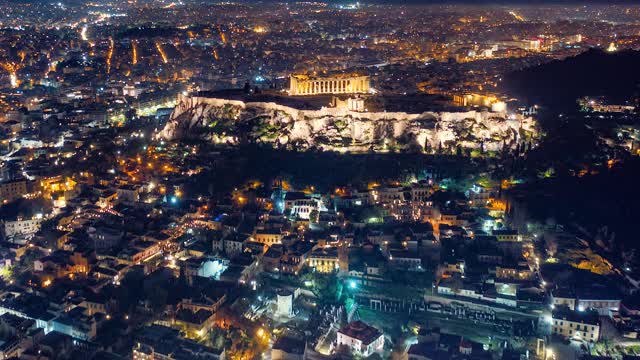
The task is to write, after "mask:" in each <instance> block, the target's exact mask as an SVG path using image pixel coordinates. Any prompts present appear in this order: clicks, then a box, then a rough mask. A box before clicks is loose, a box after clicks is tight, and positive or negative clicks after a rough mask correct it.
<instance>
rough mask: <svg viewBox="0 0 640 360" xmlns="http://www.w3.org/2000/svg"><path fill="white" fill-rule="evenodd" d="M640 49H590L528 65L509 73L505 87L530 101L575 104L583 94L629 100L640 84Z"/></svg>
mask: <svg viewBox="0 0 640 360" xmlns="http://www.w3.org/2000/svg"><path fill="white" fill-rule="evenodd" d="M639 65H640V51H633V50H627V51H620V52H615V53H607V52H604V51H602V50H598V49H591V50H589V51H586V52H584V53H582V54H580V55H578V56H575V57H570V58H566V59H564V60H555V61H552V62H549V63H546V64H543V65H539V66H535V67H531V68H526V69H523V70H520V71H517V72H514V73H511V74H509V75H507V76H506V78H505V81H504V84H503V86H504V89H505V90H506V91H507V92H508V93H510V94H512V95H515V96H516V97H519V98H521V99H522V100H526V101H527V102H529V103H534V104H540V105H544V106H549V107H566V106H575V103H576V99H578V98H580V97H583V96H606V97H607V98H609V99H611V100H613V101H625V100H629V99H630V98H631V97H632V96H634V95H637V93H638V91H639V90H640V87H638V85H639V84H640V66H639Z"/></svg>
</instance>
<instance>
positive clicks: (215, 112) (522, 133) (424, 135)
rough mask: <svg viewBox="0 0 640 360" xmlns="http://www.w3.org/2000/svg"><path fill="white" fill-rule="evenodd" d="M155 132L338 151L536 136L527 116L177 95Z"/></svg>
mask: <svg viewBox="0 0 640 360" xmlns="http://www.w3.org/2000/svg"><path fill="white" fill-rule="evenodd" d="M158 136H159V137H162V138H165V139H168V140H171V139H184V138H199V139H207V140H210V141H212V142H216V143H229V144H239V143H247V142H258V143H260V142H261V143H271V144H273V145H274V146H277V147H287V148H293V149H300V150H304V149H309V148H318V149H324V150H337V151H371V150H373V151H388V150H399V151H402V150H419V149H422V150H427V151H429V150H433V151H435V150H439V149H457V148H462V149H480V148H482V149H483V150H485V151H498V150H500V149H502V148H503V147H504V146H516V144H518V143H525V142H529V141H531V139H535V138H536V137H537V132H536V124H535V121H534V120H533V119H532V118H530V117H523V116H519V115H512V116H511V117H507V115H506V114H505V113H494V112H487V111H467V112H424V113H421V114H408V113H403V112H354V111H349V110H347V109H341V108H322V109H320V110H300V109H295V108H293V107H289V106H284V105H280V104H276V103H273V102H243V101H237V100H228V99H221V98H208V97H189V96H180V98H179V99H178V105H177V106H176V108H175V109H174V111H173V113H172V115H171V117H170V120H169V121H168V123H167V124H166V126H165V128H164V129H163V130H162V131H161V132H160V133H159V134H158Z"/></svg>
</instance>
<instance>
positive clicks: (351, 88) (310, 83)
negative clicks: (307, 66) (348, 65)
mask: <svg viewBox="0 0 640 360" xmlns="http://www.w3.org/2000/svg"><path fill="white" fill-rule="evenodd" d="M368 92H369V77H368V76H365V75H354V74H340V75H335V76H331V77H319V76H310V75H291V76H290V84H289V95H297V96H300V95H322V94H357V93H368Z"/></svg>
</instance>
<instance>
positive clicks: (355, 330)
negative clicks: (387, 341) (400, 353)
mask: <svg viewBox="0 0 640 360" xmlns="http://www.w3.org/2000/svg"><path fill="white" fill-rule="evenodd" d="M337 345H338V347H340V346H346V347H348V348H349V349H351V352H352V353H353V354H358V355H360V356H363V357H367V356H370V355H372V354H373V353H376V352H377V353H381V352H382V351H383V350H384V335H383V334H382V332H381V331H380V330H378V329H376V328H374V327H373V326H369V325H367V324H365V323H364V322H362V321H352V322H350V323H349V324H347V325H346V326H344V327H343V328H341V329H340V330H339V331H338V338H337Z"/></svg>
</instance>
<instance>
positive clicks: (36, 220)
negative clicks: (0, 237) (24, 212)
mask: <svg viewBox="0 0 640 360" xmlns="http://www.w3.org/2000/svg"><path fill="white" fill-rule="evenodd" d="M41 222H42V215H38V216H34V217H33V218H31V219H23V218H17V219H16V220H15V221H5V222H4V235H5V236H6V237H11V236H16V235H31V234H35V233H36V232H38V230H39V229H40V223H41Z"/></svg>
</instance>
